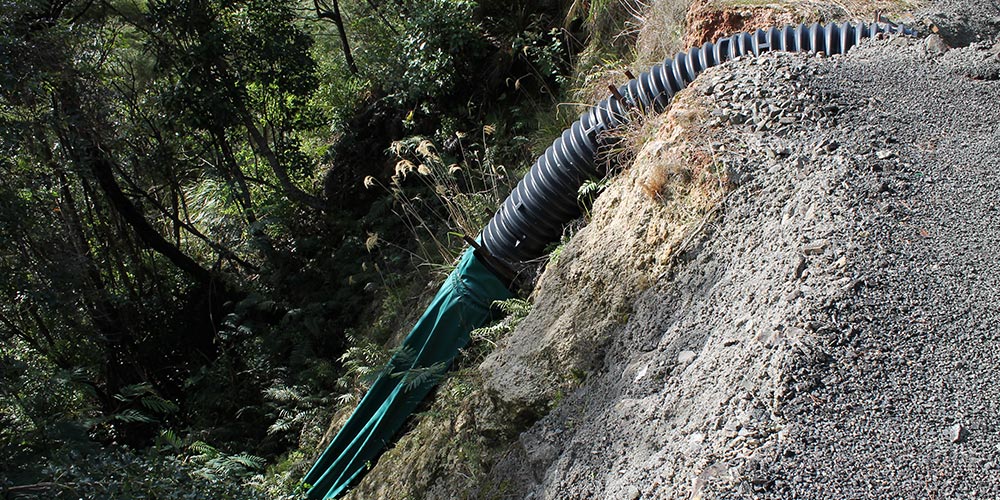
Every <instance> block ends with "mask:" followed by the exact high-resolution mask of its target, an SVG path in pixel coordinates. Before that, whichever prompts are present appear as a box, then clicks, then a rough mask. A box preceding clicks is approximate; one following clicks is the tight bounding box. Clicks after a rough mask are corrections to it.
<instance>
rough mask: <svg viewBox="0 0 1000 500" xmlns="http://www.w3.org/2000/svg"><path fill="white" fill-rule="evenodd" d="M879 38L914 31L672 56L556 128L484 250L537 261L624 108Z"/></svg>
mask: <svg viewBox="0 0 1000 500" xmlns="http://www.w3.org/2000/svg"><path fill="white" fill-rule="evenodd" d="M879 33H901V34H905V35H914V34H915V32H914V31H913V30H911V29H909V28H906V27H904V26H901V25H897V24H892V23H872V24H868V23H845V24H838V23H831V24H828V25H825V26H824V25H820V24H813V25H811V26H807V25H804V24H801V25H799V26H785V27H783V28H771V29H768V30H766V31H765V30H757V31H756V32H755V33H740V34H736V35H733V36H731V37H728V38H722V39H720V40H717V41H716V42H715V43H711V42H709V43H706V44H705V45H702V46H701V47H696V48H692V49H691V50H689V51H687V52H679V53H677V55H676V56H675V57H674V58H673V60H671V59H667V60H665V61H663V64H657V65H655V66H653V67H652V68H650V70H649V71H647V72H645V73H642V74H641V75H639V77H638V78H634V79H632V80H630V81H629V82H628V83H626V84H625V85H622V86H621V87H619V88H618V93H617V95H613V96H611V97H608V98H607V99H604V100H602V101H601V102H599V103H597V105H595V106H594V107H592V108H590V109H589V110H588V111H587V112H585V113H583V114H582V115H581V116H580V119H579V120H577V121H576V122H575V123H573V125H572V126H571V127H570V128H568V129H566V130H565V131H563V133H562V136H560V137H559V138H558V139H556V140H555V141H554V142H553V143H552V145H551V146H549V148H548V149H547V150H545V154H543V155H542V156H541V157H539V158H538V160H536V161H535V164H534V165H533V166H532V167H531V170H530V171H529V172H528V175H526V176H525V177H524V179H522V180H521V182H519V183H518V184H517V187H516V188H515V189H514V191H513V192H512V193H511V194H510V196H508V197H507V199H506V200H504V202H503V205H502V206H501V207H500V210H499V211H497V213H496V215H494V216H493V219H492V220H490V222H489V224H488V225H487V226H486V228H485V229H484V230H483V233H482V242H483V246H484V247H485V249H486V250H487V251H488V252H489V253H490V254H491V255H492V256H493V257H494V258H497V259H499V260H500V261H501V262H502V263H504V264H506V265H507V266H508V267H510V268H512V269H516V268H517V267H518V266H519V265H520V264H522V263H524V262H526V261H529V260H532V259H535V258H538V257H540V256H542V255H543V253H544V251H545V247H546V246H548V245H549V244H550V243H552V242H554V241H558V240H559V237H560V236H561V235H562V231H563V226H564V225H565V224H566V223H568V222H569V221H571V220H573V219H575V218H577V217H579V216H580V206H579V203H578V201H577V193H578V192H579V189H580V186H582V185H583V183H584V182H585V181H586V180H587V179H590V178H595V177H598V176H599V175H600V174H601V172H599V171H598V170H599V169H598V167H597V165H596V159H595V157H596V154H597V149H598V141H600V140H601V136H602V133H603V132H605V131H609V130H614V129H616V128H618V127H619V126H621V125H622V124H624V123H625V122H627V121H628V120H629V113H628V111H629V110H631V109H638V110H639V111H654V112H656V113H660V112H663V111H664V110H665V109H666V108H667V106H668V105H669V104H670V100H671V98H673V96H674V94H676V93H677V92H680V91H681V90H682V89H684V87H686V86H687V85H688V84H689V83H691V82H692V81H694V79H695V78H697V77H698V75H699V74H700V73H701V72H702V71H704V70H705V69H707V68H711V67H712V66H718V65H720V64H722V63H724V62H726V61H729V60H732V59H735V58H737V57H741V56H759V55H761V54H762V53H765V52H769V51H783V52H813V53H816V52H825V53H826V54H829V55H833V54H843V53H846V52H847V51H848V50H849V49H850V48H851V47H853V46H855V45H858V44H859V43H861V40H862V39H864V38H872V37H875V36H876V35H878V34H879ZM619 96H620V98H619Z"/></svg>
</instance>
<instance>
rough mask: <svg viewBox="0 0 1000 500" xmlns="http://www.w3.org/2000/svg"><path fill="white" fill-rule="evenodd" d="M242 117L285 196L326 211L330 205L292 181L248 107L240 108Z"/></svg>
mask: <svg viewBox="0 0 1000 500" xmlns="http://www.w3.org/2000/svg"><path fill="white" fill-rule="evenodd" d="M239 113H240V117H241V118H242V119H243V125H244V126H245V127H246V129H247V133H249V134H250V144H251V145H253V147H254V150H256V151H257V154H259V155H261V156H263V157H264V160H266V161H267V163H268V165H270V166H271V170H272V171H273V172H274V176H275V177H277V178H278V184H280V185H281V189H282V191H284V192H285V196H287V197H288V199H290V200H292V201H294V202H297V203H301V204H303V205H306V206H308V207H311V208H315V209H316V210H322V211H325V210H326V209H327V208H328V207H327V206H326V203H324V202H323V200H322V199H320V198H318V197H316V196H313V195H311V194H309V193H307V192H305V191H303V190H302V189H300V188H299V187H298V186H296V185H295V183H294V182H292V178H291V177H289V175H288V170H286V169H285V166H284V165H282V164H281V160H279V159H278V155H276V154H275V153H274V150H272V149H271V145H270V144H268V143H267V139H265V138H264V135H263V134H261V132H260V130H258V129H257V125H255V124H254V122H253V117H251V116H250V112H248V111H247V110H246V109H241V110H239Z"/></svg>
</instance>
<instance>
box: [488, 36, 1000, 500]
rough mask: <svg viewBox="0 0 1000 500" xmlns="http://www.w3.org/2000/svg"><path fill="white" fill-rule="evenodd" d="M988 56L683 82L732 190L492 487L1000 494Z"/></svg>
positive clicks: (748, 70) (756, 65)
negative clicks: (700, 108)
mask: <svg viewBox="0 0 1000 500" xmlns="http://www.w3.org/2000/svg"><path fill="white" fill-rule="evenodd" d="M998 53H1000V45H994V44H993V43H992V41H983V42H979V43H976V44H974V45H972V46H970V47H967V48H962V49H951V50H941V49H940V48H939V47H938V46H937V45H935V43H934V41H929V40H926V39H916V40H913V39H903V38H890V39H884V40H878V41H874V42H873V43H870V44H868V45H866V46H864V47H861V48H859V49H858V50H854V51H852V52H851V54H849V55H848V56H843V57H839V56H838V57H833V58H826V57H810V56H803V55H789V54H771V55H768V56H766V57H763V58H761V59H759V60H744V61H737V62H735V63H733V64H730V65H726V66H725V67H723V68H717V69H713V70H710V71H708V72H706V73H705V75H703V76H702V77H701V78H699V81H698V82H696V84H695V85H693V87H692V89H691V90H690V92H693V93H700V95H701V96H704V99H705V100H706V101H707V102H708V103H709V104H710V109H712V112H711V113H710V114H709V116H708V118H706V120H707V121H708V123H709V125H710V126H712V127H716V128H717V136H716V138H713V139H712V140H713V141H714V142H713V144H711V148H712V151H713V154H714V157H715V159H716V161H718V162H720V163H721V164H723V165H725V168H726V171H727V175H729V176H730V177H731V178H732V179H733V180H734V181H735V182H736V183H737V184H738V187H736V188H735V189H734V190H733V191H732V192H731V193H730V194H729V195H728V196H727V198H726V200H725V202H724V203H723V205H722V206H721V209H720V210H719V211H718V212H717V213H716V214H715V215H714V216H713V217H712V218H710V219H709V222H708V224H706V225H705V226H704V227H702V228H701V231H700V233H699V236H698V239H697V241H696V243H695V244H693V245H691V246H690V247H686V248H684V251H683V252H682V254H681V255H680V256H679V258H678V260H677V261H676V262H675V265H673V266H672V267H671V268H670V269H669V271H667V272H666V273H664V274H662V275H660V276H658V277H657V279H656V280H655V282H654V283H653V284H652V286H649V287H648V288H646V289H645V290H644V291H642V292H641V294H639V295H638V298H637V299H636V300H635V302H634V306H633V308H632V311H631V312H630V314H629V315H628V320H627V321H626V322H625V323H624V325H623V326H622V327H621V328H620V329H618V330H614V331H612V332H610V333H609V334H607V335H606V341H605V342H604V343H603V344H601V346H600V349H599V350H598V351H597V352H599V353H601V356H602V357H601V358H600V360H599V361H598V362H597V363H596V368H595V369H594V370H592V371H590V372H589V375H588V377H587V378H586V380H585V382H583V383H582V384H581V386H580V387H579V388H577V389H575V390H574V391H573V392H571V393H570V394H568V395H566V396H565V397H564V398H563V399H562V400H561V402H560V404H559V405H558V407H556V409H555V410H554V411H552V412H551V413H549V414H548V415H547V416H545V417H544V418H542V419H541V420H539V421H538V422H537V423H536V424H535V425H533V426H532V427H531V428H529V429H528V430H527V431H526V432H524V433H522V434H521V435H520V438H519V442H518V444H517V445H516V446H515V447H514V449H513V450H512V451H511V452H509V453H508V454H507V456H506V458H505V459H504V460H502V461H501V462H500V464H499V465H498V466H497V467H496V468H495V469H494V471H493V473H492V475H493V480H494V483H495V484H502V485H504V487H503V488H501V489H500V490H499V491H501V493H502V494H501V495H500V496H502V497H504V498H616V499H617V498H626V499H633V498H754V497H767V498H940V497H948V498H974V497H987V498H994V497H996V496H998V495H1000V468H998V465H997V464H998V462H1000V384H996V382H995V381H996V380H1000V364H998V362H997V361H998V358H1000V327H998V326H997V319H998V311H1000V306H998V305H997V304H998V300H1000V286H998V285H1000V265H998V264H997V263H996V259H995V258H994V254H995V253H996V249H998V248H1000V231H998V230H997V228H998V227H1000V225H998V222H1000V220H998V218H1000V191H998V188H1000V180H998V179H1000V178H998V176H997V175H996V172H997V171H998V169H1000V128H998V125H997V124H998V123H1000V106H998V105H997V102H1000V82H998V81H997V70H998V68H1000V55H998ZM642 158H643V155H642V154H640V160H641V159H642ZM647 163H648V162H647ZM654 163H655V162H654ZM633 168H634V169H642V168H649V166H648V165H647V166H645V167H644V166H643V164H642V162H641V161H640V162H638V163H637V164H636V166H635V167H633ZM624 208H625V209H628V208H629V207H628V205H627V204H626V206H625V207H624ZM621 209H623V207H622V206H607V207H602V205H601V204H600V203H599V204H598V206H597V207H595V217H600V216H601V215H600V211H601V210H621ZM623 223H624V224H637V222H636V221H624V222H623ZM590 230H591V228H590V227H588V228H587V229H585V230H584V231H583V232H582V233H581V235H580V236H578V237H577V239H580V240H586V239H588V238H594V237H595V235H590V236H588V232H589V231H590ZM604 236H611V237H614V234H613V233H607V232H605V234H604ZM573 245H574V243H571V244H570V247H568V248H572V247H573ZM640 254H641V252H640ZM570 255H572V253H571V254H570ZM603 264H604V265H605V266H606V268H607V269H609V270H608V271H607V273H608V274H614V273H615V271H614V270H615V269H627V266H628V262H627V260H623V259H618V258H615V257H612V258H611V259H609V260H608V261H606V262H604V263H603ZM626 274H627V273H626ZM611 281H612V285H611V286H612V288H614V285H613V281H614V280H611ZM571 286H572V283H570V282H563V283H562V284H561V287H571ZM560 289H563V290H564V288H560ZM561 293H562V297H561V304H563V306H562V307H566V308H573V307H575V306H574V305H573V304H574V298H573V297H572V296H571V294H568V293H565V291H564V292H561ZM576 300H585V298H584V297H577V299H576ZM566 304H569V305H566ZM553 313H554V311H552V310H546V308H545V306H544V303H543V305H542V307H541V308H540V309H538V308H537V306H536V311H535V312H533V313H532V314H533V315H535V314H537V315H541V316H544V315H547V314H549V315H550V314H553ZM529 324H530V323H529ZM581 330H582V331H584V332H585V331H586V327H582V328H581ZM541 332H542V335H544V330H542V331H541ZM538 335H539V331H538V330H535V331H532V330H530V329H527V328H524V329H520V330H519V331H518V332H515V334H514V337H512V339H511V341H510V344H509V346H508V347H507V348H506V349H504V350H502V351H501V353H500V354H498V355H497V357H498V358H503V359H506V362H505V363H502V364H500V365H496V366H502V367H503V369H502V370H497V373H501V374H505V373H506V374H509V373H519V372H518V371H517V369H516V368H517V367H518V366H522V367H524V366H529V365H530V359H531V357H530V355H529V354H528V353H522V355H519V354H518V350H519V349H520V348H519V347H518V346H519V345H521V346H523V345H534V344H537V343H538V341H537V340H535V341H529V340H526V338H527V337H529V336H534V337H533V338H536V339H537V338H538ZM521 340H524V341H525V342H524V343H519V342H520V341H521ZM519 356H520V358H521V359H523V361H521V364H520V365H519V364H518V361H517V360H518V359H519ZM530 371H531V370H530V368H526V369H524V370H522V372H530ZM497 377H499V379H500V380H502V381H504V383H501V384H497V385H496V386H495V387H494V389H495V390H496V391H497V393H498V394H500V395H501V397H503V396H504V394H517V395H518V397H524V394H525V393H532V392H534V391H536V389H533V388H532V387H531V386H530V384H528V385H524V384H516V382H515V381H514V380H513V379H511V378H505V376H504V375H497ZM515 378H516V377H515ZM507 386H512V387H517V389H507V388H506V387H507Z"/></svg>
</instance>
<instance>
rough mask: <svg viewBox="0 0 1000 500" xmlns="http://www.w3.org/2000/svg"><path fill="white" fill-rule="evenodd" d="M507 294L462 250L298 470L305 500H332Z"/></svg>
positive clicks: (383, 445) (369, 461) (389, 437)
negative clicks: (333, 430)
mask: <svg viewBox="0 0 1000 500" xmlns="http://www.w3.org/2000/svg"><path fill="white" fill-rule="evenodd" d="M511 296H512V295H511V293H510V291H509V290H508V289H507V287H506V286H505V285H504V283H503V281H502V280H500V279H499V278H498V277H497V276H496V275H494V274H493V273H492V272H490V270H489V269H487V268H486V267H485V266H484V265H483V264H482V263H481V262H480V261H479V260H478V259H477V257H476V256H475V254H474V251H473V249H471V248H470V249H468V250H466V252H465V253H464V254H463V255H462V257H461V259H460V260H459V263H458V267H457V268H456V269H455V270H454V271H453V272H452V273H451V275H449V276H448V279H447V280H446V281H445V283H444V284H443V285H442V286H441V289H440V290H438V293H437V295H435V296H434V299H433V300H432V301H431V303H430V306H428V307H427V310H426V311H424V314H423V315H422V316H421V317H420V319H419V320H418V321H417V323H416V325H414V327H413V329H412V330H411V331H410V333H409V334H408V335H407V336H406V339H404V340H403V343H402V346H401V348H400V349H399V350H398V351H397V353H396V354H395V355H394V356H393V358H392V359H391V360H390V361H389V364H390V367H388V368H389V369H387V370H385V371H383V373H382V375H381V376H380V377H379V378H378V379H377V380H376V381H375V383H374V384H372V386H371V388H370V389H369V390H368V393H367V394H365V397H364V398H363V399H362V400H361V403H360V404H359V405H358V407H357V408H356V409H355V410H354V413H353V414H352V415H351V418H350V419H348V421H347V423H346V424H345V425H344V427H343V428H342V429H341V430H340V432H338V433H337V436H336V437H335V438H334V439H333V441H332V442H331V443H330V445H329V446H328V447H327V448H326V451H324V452H323V454H322V455H320V457H319V459H318V460H317V461H316V463H315V464H314V465H313V467H312V469H311V470H310V471H309V473H308V474H306V477H305V479H304V480H303V482H304V483H305V484H307V485H309V486H310V489H309V491H308V492H307V493H306V497H307V498H309V499H325V498H336V497H337V496H339V495H341V494H343V493H345V492H346V491H347V489H348V488H349V487H350V486H351V485H352V484H353V483H354V482H355V481H356V480H357V479H360V477H361V476H362V475H363V473H364V472H365V471H366V470H367V469H369V468H370V467H371V465H372V464H373V462H374V461H375V460H376V459H377V458H378V456H379V455H380V454H381V453H382V451H383V450H384V449H385V448H386V447H387V446H388V445H389V444H390V443H391V442H392V439H393V437H394V436H395V434H396V432H397V431H399V429H400V427H402V425H403V423H404V422H405V421H406V419H407V418H408V417H409V416H410V414H411V413H413V410H414V409H415V408H416V407H417V405H418V404H420V402H421V401H422V400H423V399H424V398H425V397H426V396H427V394H428V393H429V392H430V391H431V389H433V388H434V386H435V385H436V384H437V382H438V381H439V377H436V376H434V375H435V373H434V372H436V371H438V369H441V370H442V371H443V369H444V368H446V367H447V366H448V365H450V364H451V362H452V360H453V359H454V358H455V356H456V355H457V354H458V350H459V349H460V348H462V347H464V346H465V345H466V344H467V343H468V342H469V332H471V331H472V330H474V329H476V328H479V327H481V326H483V325H484V324H485V323H486V322H487V321H488V320H489V319H490V310H491V305H492V304H493V302H494V301H497V300H504V299H508V298H510V297H511Z"/></svg>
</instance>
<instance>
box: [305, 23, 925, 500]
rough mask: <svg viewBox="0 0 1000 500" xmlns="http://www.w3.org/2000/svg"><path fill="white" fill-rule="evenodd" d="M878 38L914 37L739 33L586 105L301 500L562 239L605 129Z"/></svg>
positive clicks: (382, 433) (365, 455)
mask: <svg viewBox="0 0 1000 500" xmlns="http://www.w3.org/2000/svg"><path fill="white" fill-rule="evenodd" d="M879 33H903V34H914V33H913V31H911V30H909V29H907V28H903V27H901V26H897V25H894V24H878V23H876V24H865V23H858V24H842V25H841V24H830V25H828V26H820V25H818V24H814V25H812V26H805V25H800V26H798V27H792V26H789V27H785V28H772V29H770V30H767V31H763V30H758V31H757V32H756V33H753V34H751V33H741V34H738V35H734V36H732V37H729V38H723V39H721V40H719V41H717V42H715V43H706V44H705V45H703V46H701V47H699V48H695V49H691V50H690V51H688V52H681V53H679V54H677V56H676V57H675V58H674V59H673V60H671V59H667V60H666V61H664V62H663V64H658V65H656V66H653V67H652V68H651V69H650V70H649V71H648V72H646V73H643V74H641V75H639V77H638V78H634V79H632V80H631V81H629V82H628V83H626V84H625V85H623V86H621V87H620V88H618V89H617V92H616V93H615V94H616V95H614V96H612V97H609V98H607V99H604V100H603V101H601V102H599V103H598V104H597V105H596V106H594V107H592V108H590V109H589V110H588V111H587V112H586V113H584V114H583V115H582V116H581V117H580V119H579V120H578V121H577V122H576V123H574V124H573V126H571V127H570V128H568V129H567V130H566V131H564V132H563V134H562V136H561V137H560V138H558V139H556V141H555V142H553V143H552V146H550V147H549V148H548V150H546V151H545V154H544V155H542V156H541V157H540V158H538V160H537V161H536V162H535V164H534V165H533V166H532V167H531V171H530V172H528V175H527V176H525V178H524V179H523V180H521V182H520V183H519V184H518V185H517V188H516V189H515V190H514V192H513V193H511V194H510V196H509V197H508V198H507V200H506V201H504V203H503V206H502V207H501V208H500V210H499V211H498V212H497V214H496V215H495V216H494V217H493V219H492V220H491V221H490V223H489V225H488V226H487V227H486V229H485V230H484V231H483V233H482V235H481V238H480V243H481V245H480V243H477V242H475V241H473V242H472V243H473V246H474V247H475V251H473V250H472V249H468V250H466V252H465V254H463V256H462V258H461V260H460V261H459V264H458V266H457V267H456V268H455V270H454V271H453V272H452V274H451V275H450V276H449V277H448V280H447V281H446V282H445V283H444V284H443V285H442V286H441V290H440V291H438V293H437V295H436V296H435V297H434V300H432V301H431V304H430V306H429V307H428V308H427V310H425V311H424V314H423V315H422V316H421V317H420V319H419V320H418V321H417V323H416V325H414V327H413V329H412V330H411V331H410V333H409V335H407V337H406V339H404V340H403V346H402V347H401V349H400V353H402V352H404V350H405V351H406V352H410V353H413V354H414V355H413V356H412V357H411V356H402V355H401V354H399V353H397V355H396V356H393V360H392V361H391V362H390V365H389V367H387V369H386V370H385V371H384V372H383V373H382V375H381V376H379V378H378V379H377V380H376V381H375V382H374V383H373V384H372V386H371V387H370V388H369V390H368V393H367V394H365V397H364V398H363V399H362V400H361V403H360V404H359V405H358V407H357V408H356V409H355V410H354V413H353V414H352V415H351V417H350V418H349V419H348V421H347V423H346V424H344V426H343V427H342V428H341V429H340V432H338V433H337V435H336V436H335V437H334V439H333V441H332V442H330V444H329V446H327V448H326V451H324V452H323V454H322V455H321V456H320V457H319V459H317V460H316V463H315V464H314V465H313V467H312V469H311V470H310V471H309V472H308V473H307V474H306V477H305V478H304V479H303V483H305V484H307V485H308V486H309V491H308V493H307V494H306V496H307V498H309V499H327V498H335V497H337V496H340V495H341V494H343V493H344V492H346V491H347V490H348V489H349V488H350V487H351V485H352V484H354V482H356V481H357V480H358V479H359V478H360V477H361V476H363V475H364V473H365V472H366V471H367V470H368V469H369V468H370V466H371V464H372V463H373V462H374V461H375V460H377V459H378V456H379V454H381V453H382V450H383V449H384V448H385V447H386V446H387V445H388V444H389V443H391V442H392V439H393V436H394V435H395V434H396V433H397V432H398V431H399V429H400V427H402V425H403V423H404V422H405V421H406V418H407V417H408V416H409V415H410V414H411V413H412V412H413V411H414V409H415V408H417V405H418V404H419V403H420V401H421V400H423V399H424V397H425V396H426V395H427V394H428V393H429V392H430V390H431V389H432V388H433V386H434V385H435V383H436V382H435V381H434V380H428V381H425V382H423V383H419V384H418V383H413V384H411V383H409V380H410V379H409V377H410V374H413V373H421V371H422V370H430V369H432V368H433V367H435V366H447V365H448V364H449V363H451V361H452V360H453V359H454V357H455V355H456V354H457V352H458V350H459V349H460V348H461V347H463V346H464V345H465V344H466V343H467V342H468V340H469V332H471V331H472V330H473V329H474V328H477V327H480V326H482V325H483V323H485V322H487V321H488V319H489V317H490V305H491V304H492V303H493V301H496V300H502V299H505V298H508V297H510V290H509V289H508V286H507V285H508V281H509V280H508V278H509V276H502V275H504V274H507V273H508V272H509V271H511V270H516V269H517V268H518V267H519V266H520V265H522V264H523V263H524V262H526V261H529V260H532V259H535V258H538V257H540V256H541V255H542V254H543V252H544V251H545V247H546V246H547V245H548V244H549V243H552V242H554V241H557V240H558V239H559V237H560V236H561V235H562V230H563V229H562V228H563V225H565V224H566V223H567V222H569V221H571V220H573V219H574V218H576V217H578V216H579V215H580V207H579V204H578V202H577V193H578V192H579V189H580V186H581V185H583V182H584V181H585V180H586V179H588V178H590V177H596V176H598V175H599V174H600V173H601V172H599V168H598V167H597V166H596V160H595V157H596V155H597V149H598V145H599V141H602V140H605V139H603V138H602V137H603V132H605V131H608V130H614V129H615V128H618V127H619V126H621V125H623V124H624V123H626V122H627V121H628V120H629V119H630V114H629V113H628V111H629V110H630V109H637V110H638V111H655V112H662V111H664V110H665V109H666V108H667V106H669V104H670V100H671V98H673V96H674V94H676V93H677V92H680V91H681V89H683V88H684V87H686V86H687V85H688V84H689V83H691V82H692V81H693V80H694V79H695V78H696V77H697V76H698V74H699V73H701V72H702V71H704V70H705V69H706V68H710V67H712V66H717V65H719V64H722V63H723V62H726V61H728V60H731V59H734V58H736V57H740V56H747V55H753V56H757V55H760V54H761V53H763V52H767V51H774V50H780V51H787V52H820V51H823V52H826V53H827V54H842V53H845V52H847V50H848V49H850V48H851V47H853V46H854V45H857V44H858V43H860V42H861V39H862V38H870V37H873V36H875V35H877V34H879ZM483 250H485V252H483ZM498 261H499V262H498ZM404 358H405V359H404Z"/></svg>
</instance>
